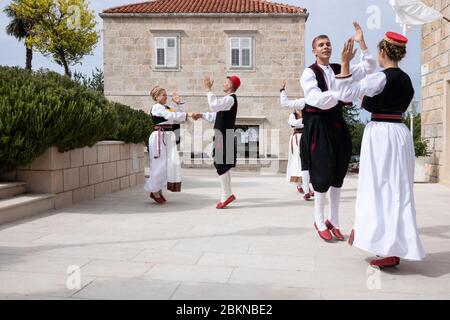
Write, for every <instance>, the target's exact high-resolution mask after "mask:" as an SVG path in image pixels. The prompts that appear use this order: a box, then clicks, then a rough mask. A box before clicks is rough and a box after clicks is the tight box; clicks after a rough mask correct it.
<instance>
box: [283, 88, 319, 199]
mask: <svg viewBox="0 0 450 320" xmlns="http://www.w3.org/2000/svg"><path fill="white" fill-rule="evenodd" d="M280 104H281V106H282V107H283V108H288V109H294V110H299V111H302V110H303V109H304V108H305V99H296V100H289V99H288V97H287V94H286V90H285V89H284V88H282V89H281V90H280ZM288 123H289V125H291V127H292V128H293V133H292V136H291V138H290V140H289V156H288V166H287V171H286V176H287V181H288V182H294V183H299V182H301V184H300V183H299V184H298V187H297V190H298V191H299V192H300V193H304V194H305V195H304V198H305V200H309V199H311V197H312V196H313V195H314V193H313V192H311V188H310V178H309V172H308V168H306V167H303V166H302V163H303V161H302V159H301V151H300V150H301V149H302V145H301V141H302V135H303V131H304V124H303V119H298V118H297V115H296V113H295V112H294V113H291V114H290V115H289V122H288Z"/></svg>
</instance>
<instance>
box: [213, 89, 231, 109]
mask: <svg viewBox="0 0 450 320" xmlns="http://www.w3.org/2000/svg"><path fill="white" fill-rule="evenodd" d="M208 104H209V108H210V109H211V111H212V112H219V111H228V110H231V108H232V107H233V105H234V99H233V97H231V96H225V97H223V98H217V97H216V95H215V94H214V93H212V92H208Z"/></svg>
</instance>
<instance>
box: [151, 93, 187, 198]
mask: <svg viewBox="0 0 450 320" xmlns="http://www.w3.org/2000/svg"><path fill="white" fill-rule="evenodd" d="M150 95H151V97H152V98H153V100H154V101H155V102H156V104H155V105H154V106H153V107H152V110H151V116H152V120H153V125H154V131H153V133H152V134H151V135H150V138H149V147H148V155H149V158H150V178H149V179H147V181H146V183H145V186H144V190H145V191H146V192H149V193H150V198H152V199H153V200H154V201H155V202H156V203H158V204H164V203H165V202H166V201H167V200H166V198H165V197H164V195H163V192H162V190H163V189H165V188H167V190H169V191H172V192H181V162H180V158H179V155H178V150H177V143H176V136H175V133H174V126H175V125H176V124H180V123H183V122H185V121H186V120H187V118H188V116H191V115H192V114H188V113H186V111H185V108H184V103H182V102H181V98H180V97H179V96H178V95H177V94H176V93H174V94H173V103H172V104H171V105H170V106H169V105H167V92H166V90H165V89H163V88H161V87H159V86H156V87H154V88H153V89H152V90H151V91H150Z"/></svg>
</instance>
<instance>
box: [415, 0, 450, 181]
mask: <svg viewBox="0 0 450 320" xmlns="http://www.w3.org/2000/svg"><path fill="white" fill-rule="evenodd" d="M424 3H426V4H427V5H429V6H432V7H433V8H435V9H437V10H440V11H441V12H442V13H443V14H444V15H445V16H447V17H449V16H450V1H441V0H426V1H424ZM422 99H423V101H422V137H423V138H424V139H426V140H427V141H428V142H429V146H430V151H431V152H432V154H431V157H430V158H429V160H428V163H427V164H426V171H427V175H428V176H429V177H430V179H431V181H433V182H443V183H447V184H450V109H449V108H450V23H449V22H446V21H445V20H443V19H441V20H439V21H435V22H433V23H430V24H427V25H425V26H424V27H423V30H422Z"/></svg>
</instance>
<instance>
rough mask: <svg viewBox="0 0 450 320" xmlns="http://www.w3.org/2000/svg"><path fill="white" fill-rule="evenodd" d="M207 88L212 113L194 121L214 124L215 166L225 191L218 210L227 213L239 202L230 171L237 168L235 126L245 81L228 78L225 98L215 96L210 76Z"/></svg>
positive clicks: (225, 84)
mask: <svg viewBox="0 0 450 320" xmlns="http://www.w3.org/2000/svg"><path fill="white" fill-rule="evenodd" d="M203 84H204V87H205V89H206V90H207V92H208V93H207V96H208V104H209V108H210V110H211V111H212V112H206V113H203V114H197V115H194V119H195V118H197V119H199V118H203V119H205V120H206V121H208V122H211V123H214V130H215V135H214V152H213V156H214V166H215V168H216V170H217V173H218V175H219V177H220V185H221V188H222V193H221V198H220V202H219V203H218V204H217V206H216V208H217V209H225V208H226V207H227V206H228V205H229V204H230V203H231V202H233V201H234V200H236V196H235V195H233V193H232V191H231V175H230V170H231V169H232V168H234V167H236V155H237V151H236V142H235V124H236V116H237V111H238V101H237V97H236V91H237V90H238V89H239V87H240V86H241V80H240V79H239V77H237V76H230V77H227V79H226V80H225V82H224V84H223V91H224V92H225V94H226V95H225V96H224V97H222V98H218V97H216V95H215V94H214V93H212V87H213V84H214V81H211V78H210V77H208V76H206V77H205V78H204V80H203Z"/></svg>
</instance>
